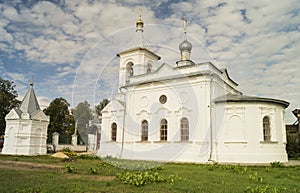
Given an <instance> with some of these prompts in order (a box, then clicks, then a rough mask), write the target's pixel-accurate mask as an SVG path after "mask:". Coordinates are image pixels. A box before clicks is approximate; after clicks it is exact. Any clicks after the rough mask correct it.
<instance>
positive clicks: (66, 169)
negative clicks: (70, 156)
mask: <svg viewBox="0 0 300 193" xmlns="http://www.w3.org/2000/svg"><path fill="white" fill-rule="evenodd" d="M62 170H63V172H64V173H74V172H75V171H76V168H75V167H74V166H71V165H66V166H65V167H63V168H62Z"/></svg>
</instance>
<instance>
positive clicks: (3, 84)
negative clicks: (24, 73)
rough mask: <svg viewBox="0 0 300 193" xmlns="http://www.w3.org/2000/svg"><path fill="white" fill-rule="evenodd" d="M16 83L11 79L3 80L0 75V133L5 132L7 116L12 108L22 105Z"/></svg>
mask: <svg viewBox="0 0 300 193" xmlns="http://www.w3.org/2000/svg"><path fill="white" fill-rule="evenodd" d="M15 87H16V85H15V84H14V82H12V81H9V80H3V79H2V78H1V77H0V135H3V134H4V132H5V127H6V122H5V116H6V115H7V114H8V113H9V112H10V110H11V109H13V108H14V107H17V106H19V105H20V103H21V102H20V101H19V100H18V99H17V97H18V94H17V91H16V90H15Z"/></svg>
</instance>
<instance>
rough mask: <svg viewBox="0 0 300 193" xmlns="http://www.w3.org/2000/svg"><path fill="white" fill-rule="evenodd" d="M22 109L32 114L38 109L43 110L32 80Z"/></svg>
mask: <svg viewBox="0 0 300 193" xmlns="http://www.w3.org/2000/svg"><path fill="white" fill-rule="evenodd" d="M20 110H21V111H22V112H23V113H28V114H29V115H32V114H33V113H34V112H35V111H37V110H41V108H40V106H39V103H38V100H37V98H36V95H35V93H34V90H33V83H32V82H30V88H29V90H28V91H27V93H26V95H25V97H24V98H23V100H22V103H21V106H20Z"/></svg>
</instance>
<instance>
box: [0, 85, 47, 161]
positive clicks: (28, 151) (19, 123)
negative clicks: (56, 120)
mask: <svg viewBox="0 0 300 193" xmlns="http://www.w3.org/2000/svg"><path fill="white" fill-rule="evenodd" d="M5 121H6V128H5V136H4V147H3V149H2V154H11V155H41V154H46V153H47V148H46V143H47V129H48V124H49V116H47V115H45V113H44V112H43V111H42V110H41V109H40V106H39V104H38V100H37V98H36V95H35V93H34V90H33V82H30V88H29V90H28V91H27V93H26V95H25V97H24V99H23V100H22V103H21V105H20V107H17V108H13V109H12V110H11V111H10V112H9V113H8V114H7V115H6V117H5Z"/></svg>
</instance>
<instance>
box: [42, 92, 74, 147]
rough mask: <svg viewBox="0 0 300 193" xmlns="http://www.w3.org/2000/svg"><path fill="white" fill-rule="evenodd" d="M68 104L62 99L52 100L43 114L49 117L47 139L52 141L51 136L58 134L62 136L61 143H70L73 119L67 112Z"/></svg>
mask: <svg viewBox="0 0 300 193" xmlns="http://www.w3.org/2000/svg"><path fill="white" fill-rule="evenodd" d="M69 107H70V104H69V103H68V101H67V100H66V99H64V98H62V97H60V98H56V99H54V100H53V101H52V102H51V103H50V105H49V107H48V108H46V109H44V113H45V114H46V115H49V116H50V123H49V126H48V139H49V140H50V141H51V140H52V134H53V133H54V132H58V133H59V134H61V135H62V138H61V139H64V140H63V141H61V142H62V143H70V142H71V141H70V140H71V135H72V134H73V133H74V131H75V121H74V117H73V116H72V115H71V114H70V111H69Z"/></svg>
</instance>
